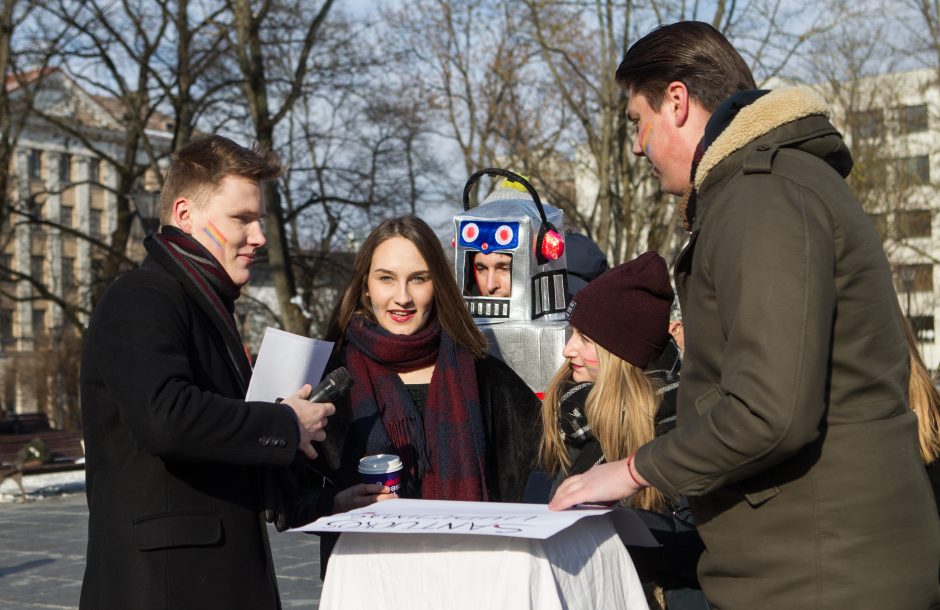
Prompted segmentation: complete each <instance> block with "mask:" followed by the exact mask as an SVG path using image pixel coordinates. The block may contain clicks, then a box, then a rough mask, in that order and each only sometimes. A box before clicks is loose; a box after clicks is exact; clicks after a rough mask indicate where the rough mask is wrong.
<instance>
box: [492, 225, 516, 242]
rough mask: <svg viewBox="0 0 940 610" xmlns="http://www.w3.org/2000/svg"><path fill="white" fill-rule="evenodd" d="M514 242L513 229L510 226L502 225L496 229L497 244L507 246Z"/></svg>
mask: <svg viewBox="0 0 940 610" xmlns="http://www.w3.org/2000/svg"><path fill="white" fill-rule="evenodd" d="M511 241H512V228H511V227H510V226H509V225H500V226H499V227H497V229H496V243H498V244H499V245H501V246H505V245H506V244H508V243H509V242H511Z"/></svg>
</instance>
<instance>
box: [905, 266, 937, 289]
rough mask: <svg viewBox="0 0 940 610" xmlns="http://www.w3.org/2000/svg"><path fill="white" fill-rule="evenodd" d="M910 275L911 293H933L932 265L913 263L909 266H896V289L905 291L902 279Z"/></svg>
mask: <svg viewBox="0 0 940 610" xmlns="http://www.w3.org/2000/svg"><path fill="white" fill-rule="evenodd" d="M908 274H910V277H911V278H912V279H913V281H912V282H911V291H912V292H933V265H931V264H930V263H914V264H910V265H898V267H897V277H898V280H899V284H900V285H899V286H898V289H899V290H901V291H907V286H905V285H904V278H905V277H906V276H907V275H908Z"/></svg>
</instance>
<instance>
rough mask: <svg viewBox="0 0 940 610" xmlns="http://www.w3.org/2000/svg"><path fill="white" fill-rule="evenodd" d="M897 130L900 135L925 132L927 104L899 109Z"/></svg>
mask: <svg viewBox="0 0 940 610" xmlns="http://www.w3.org/2000/svg"><path fill="white" fill-rule="evenodd" d="M898 128H899V129H900V131H901V133H920V132H922V131H927V104H919V105H917V106H901V107H899V108H898Z"/></svg>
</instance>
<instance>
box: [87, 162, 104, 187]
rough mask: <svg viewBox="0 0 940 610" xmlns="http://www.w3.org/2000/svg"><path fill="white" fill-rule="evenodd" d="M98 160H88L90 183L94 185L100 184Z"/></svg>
mask: <svg viewBox="0 0 940 610" xmlns="http://www.w3.org/2000/svg"><path fill="white" fill-rule="evenodd" d="M99 165H100V163H99V161H98V159H89V160H88V181H89V182H91V183H92V184H97V183H99V182H100V179H101V178H100V177H101V173H100V172H99V171H98V168H99Z"/></svg>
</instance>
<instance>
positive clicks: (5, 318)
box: [0, 309, 13, 344]
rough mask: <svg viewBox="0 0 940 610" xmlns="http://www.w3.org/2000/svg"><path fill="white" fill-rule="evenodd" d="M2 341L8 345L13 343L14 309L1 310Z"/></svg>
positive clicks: (0, 339) (0, 336)
mask: <svg viewBox="0 0 940 610" xmlns="http://www.w3.org/2000/svg"><path fill="white" fill-rule="evenodd" d="M0 341H2V342H3V343H6V344H9V343H12V342H13V310H12V309H0Z"/></svg>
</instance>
